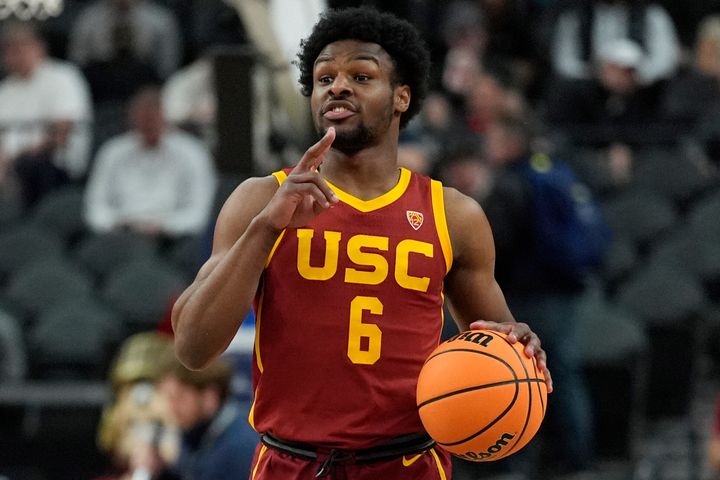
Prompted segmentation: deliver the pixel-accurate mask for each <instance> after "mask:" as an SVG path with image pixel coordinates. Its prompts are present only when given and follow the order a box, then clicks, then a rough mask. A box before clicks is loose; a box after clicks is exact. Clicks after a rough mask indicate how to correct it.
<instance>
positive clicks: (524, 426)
mask: <svg viewBox="0 0 720 480" xmlns="http://www.w3.org/2000/svg"><path fill="white" fill-rule="evenodd" d="M523 348H524V345H522V344H521V343H515V344H511V343H510V342H509V341H508V340H507V337H506V336H505V335H504V334H502V333H499V332H495V331H490V330H471V331H467V332H463V333H460V334H459V335H456V336H455V337H453V338H451V339H449V340H447V341H446V342H444V343H442V344H440V345H439V346H438V347H437V348H436V349H435V351H434V352H433V353H432V354H431V355H430V356H429V357H428V359H427V360H426V361H425V365H424V366H423V368H422V370H421V372H420V376H419V378H418V385H417V405H418V410H419V412H420V418H421V420H422V422H423V425H424V426H425V429H426V430H427V432H428V433H429V434H430V436H431V437H433V439H435V441H436V442H437V443H438V445H439V446H440V447H442V448H444V449H445V450H447V451H449V452H450V453H452V454H453V455H456V456H458V457H460V458H463V459H466V460H472V461H476V462H490V461H495V460H499V459H501V458H504V457H507V456H508V455H511V454H513V453H515V452H517V451H518V450H520V449H521V448H523V447H524V446H525V445H527V443H528V442H529V441H530V440H531V439H532V438H533V436H535V434H536V433H537V431H538V429H539V428H540V424H541V423H542V420H543V418H544V416H545V407H546V405H547V386H546V384H545V378H544V376H543V374H542V371H541V370H540V369H539V368H538V367H537V365H536V364H535V360H534V359H533V358H528V357H527V356H525V353H524V352H523Z"/></svg>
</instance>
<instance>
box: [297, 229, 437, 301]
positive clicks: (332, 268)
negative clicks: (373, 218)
mask: <svg viewBox="0 0 720 480" xmlns="http://www.w3.org/2000/svg"><path fill="white" fill-rule="evenodd" d="M314 236H315V231H314V230H312V229H309V228H299V229H298V230H297V238H298V251H297V269H298V273H299V274H300V276H302V277H303V278H305V279H307V280H329V279H331V278H333V277H334V276H335V274H336V273H337V270H338V259H339V256H340V240H341V238H342V233H341V232H334V231H331V230H326V231H325V233H324V234H323V236H324V239H325V259H324V261H323V264H322V265H321V266H313V265H310V251H311V246H312V239H313V237H314ZM389 244H390V239H389V238H388V237H382V236H377V235H353V236H352V237H350V238H349V239H348V241H347V246H346V249H345V250H346V251H345V254H346V255H347V258H348V260H350V262H351V263H353V264H354V265H357V266H358V267H369V268H371V269H370V270H368V269H364V270H358V269H355V268H352V267H348V268H346V269H345V272H344V275H345V276H344V281H345V283H355V284H361V285H379V284H380V283H382V282H384V281H385V280H386V279H387V278H388V275H389V272H390V265H389V263H388V259H387V258H386V256H384V255H383V253H382V252H387V251H388V250H389ZM366 250H373V251H371V252H368V251H366ZM434 253H435V252H434V248H433V244H431V243H427V242H421V241H419V240H413V239H405V240H402V241H400V242H399V243H398V244H397V246H396V247H395V266H394V269H393V274H394V277H395V281H396V282H397V284H398V285H399V286H401V287H402V288H405V289H407V290H416V291H418V292H427V290H428V287H429V285H430V278H429V277H416V276H413V275H410V273H409V271H410V258H411V256H412V255H423V256H424V257H427V258H433V256H434Z"/></svg>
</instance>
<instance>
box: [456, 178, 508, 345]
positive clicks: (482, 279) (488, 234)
mask: <svg viewBox="0 0 720 480" xmlns="http://www.w3.org/2000/svg"><path fill="white" fill-rule="evenodd" d="M447 194H448V195H447V201H446V214H447V217H448V228H449V230H450V237H451V240H452V243H453V251H454V252H455V254H454V257H455V258H454V259H453V267H452V269H451V270H450V272H449V273H448V275H447V277H446V278H445V290H446V293H447V296H448V299H449V301H450V310H451V313H452V315H453V318H454V320H455V322H456V323H457V325H458V328H459V329H460V330H461V331H462V330H467V329H468V328H469V325H470V323H472V322H474V321H476V320H489V321H496V322H506V321H513V317H512V315H511V313H510V310H509V309H508V306H507V303H506V301H505V297H504V295H503V293H502V290H501V289H500V286H499V285H498V283H497V281H496V280H495V245H494V242H493V237H492V231H491V229H490V224H489V223H488V220H487V217H486V216H485V213H484V212H483V211H482V208H480V205H478V204H477V202H475V201H474V200H472V199H470V198H468V197H465V196H464V195H462V194H459V193H458V192H456V191H454V190H450V191H447Z"/></svg>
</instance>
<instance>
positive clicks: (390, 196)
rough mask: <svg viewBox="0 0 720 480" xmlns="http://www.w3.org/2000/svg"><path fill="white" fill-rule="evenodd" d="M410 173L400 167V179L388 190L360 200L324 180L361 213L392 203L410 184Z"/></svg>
mask: <svg viewBox="0 0 720 480" xmlns="http://www.w3.org/2000/svg"><path fill="white" fill-rule="evenodd" d="M411 176H412V174H411V173H410V170H408V169H406V168H402V167H401V168H400V179H399V180H398V182H397V183H396V184H395V186H394V187H393V188H391V189H390V190H389V191H388V192H386V193H383V194H382V195H380V196H379V197H376V198H373V199H372V200H362V199H360V198H357V197H356V196H354V195H351V194H349V193H347V192H345V191H343V190H341V189H339V188H338V187H336V186H335V185H333V184H332V183H331V182H330V181H328V180H325V181H326V182H327V184H328V185H330V188H332V189H333V191H334V192H335V195H337V196H338V198H339V199H340V200H342V201H343V202H345V203H347V204H348V205H350V206H351V207H353V208H354V209H355V210H359V211H361V212H363V213H367V212H372V211H373V210H378V209H380V208H382V207H387V206H388V205H390V204H391V203H393V202H394V201H395V200H397V199H398V198H400V197H401V196H402V194H403V193H405V190H407V187H408V185H410V177H411Z"/></svg>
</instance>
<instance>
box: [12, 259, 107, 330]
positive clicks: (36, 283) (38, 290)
mask: <svg viewBox="0 0 720 480" xmlns="http://www.w3.org/2000/svg"><path fill="white" fill-rule="evenodd" d="M92 292H93V283H92V280H91V278H90V277H89V275H87V274H86V273H84V272H83V271H82V270H80V269H79V268H78V267H77V266H75V265H73V264H71V263H69V262H67V260H64V259H46V260H38V261H34V262H32V263H28V264H27V265H24V266H23V267H22V268H20V269H18V270H17V272H16V273H15V274H14V275H13V276H12V277H11V278H10V280H9V283H8V287H7V297H8V299H9V300H10V301H12V302H14V303H15V304H17V305H18V306H19V307H20V308H22V309H23V310H24V311H27V312H29V313H30V315H32V316H35V315H38V314H39V313H41V312H43V311H45V310H47V309H49V308H51V307H53V306H54V305H56V304H58V303H62V302H64V301H66V300H68V299H72V300H74V301H80V300H83V299H86V298H89V297H90V296H91V295H92Z"/></svg>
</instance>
